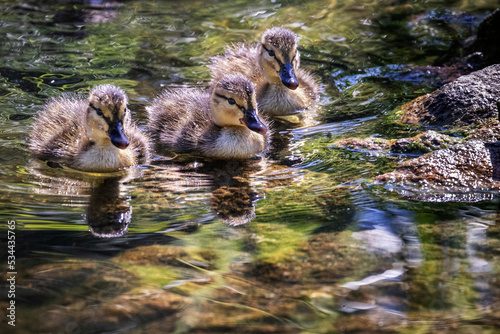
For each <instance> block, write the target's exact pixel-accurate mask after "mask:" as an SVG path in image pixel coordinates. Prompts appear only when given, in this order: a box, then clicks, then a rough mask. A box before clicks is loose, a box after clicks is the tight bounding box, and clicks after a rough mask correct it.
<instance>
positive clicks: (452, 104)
mask: <svg viewBox="0 0 500 334" xmlns="http://www.w3.org/2000/svg"><path fill="white" fill-rule="evenodd" d="M499 97H500V65H492V66H489V67H486V68H484V69H482V70H480V71H476V72H473V73H471V74H469V75H465V76H462V77H460V78H458V79H457V80H455V81H454V82H452V83H450V84H447V85H445V86H443V87H442V88H441V89H438V90H436V91H434V92H432V93H430V94H427V95H424V96H421V97H418V98H416V99H415V100H413V101H411V102H409V103H407V104H405V105H403V106H402V107H401V111H402V113H403V115H402V117H401V119H400V121H401V122H403V123H422V124H431V125H469V124H475V123H478V122H480V121H481V120H484V119H486V118H490V117H494V116H496V114H497V112H498V109H497V100H498V98H499Z"/></svg>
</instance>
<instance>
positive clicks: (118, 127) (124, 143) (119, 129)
mask: <svg viewBox="0 0 500 334" xmlns="http://www.w3.org/2000/svg"><path fill="white" fill-rule="evenodd" d="M108 135H109V139H111V142H112V143H113V145H115V146H116V147H118V148H119V149H121V150H124V149H126V148H127V147H128V144H129V141H128V138H127V136H125V133H123V125H122V122H114V123H113V124H111V126H110V127H109V130H108Z"/></svg>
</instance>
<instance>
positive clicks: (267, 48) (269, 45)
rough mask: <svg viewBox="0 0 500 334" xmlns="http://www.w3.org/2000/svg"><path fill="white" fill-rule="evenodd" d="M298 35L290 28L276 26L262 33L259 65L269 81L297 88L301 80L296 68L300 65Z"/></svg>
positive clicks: (293, 88)
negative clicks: (296, 73)
mask: <svg viewBox="0 0 500 334" xmlns="http://www.w3.org/2000/svg"><path fill="white" fill-rule="evenodd" d="M297 45H298V37H297V35H295V34H294V33H293V32H291V31H290V30H288V29H284V28H280V27H274V28H271V29H268V30H266V31H265V32H264V34H263V35H262V39H261V41H260V46H259V48H260V50H259V65H260V67H261V68H262V71H263V72H264V75H265V77H266V79H267V81H268V82H269V83H271V84H275V85H281V84H283V85H285V86H286V87H288V88H289V89H292V90H295V89H297V87H299V80H298V79H297V77H296V76H295V70H296V69H297V67H298V66H299V62H300V54H299V51H298V50H297Z"/></svg>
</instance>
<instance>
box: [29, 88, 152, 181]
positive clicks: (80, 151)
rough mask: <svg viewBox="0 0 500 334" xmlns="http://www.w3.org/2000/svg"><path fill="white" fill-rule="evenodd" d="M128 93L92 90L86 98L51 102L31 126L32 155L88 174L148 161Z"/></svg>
mask: <svg viewBox="0 0 500 334" xmlns="http://www.w3.org/2000/svg"><path fill="white" fill-rule="evenodd" d="M127 102H128V98H127V95H126V94H125V92H124V91H123V90H122V89H120V88H118V87H116V86H113V85H100V86H96V87H94V88H93V89H92V90H91V91H90V94H89V97H88V99H87V100H84V99H82V98H81V97H76V96H69V97H60V98H56V99H52V100H51V101H49V102H48V103H47V104H46V105H45V107H44V110H43V111H42V112H41V113H40V114H39V115H38V117H37V118H36V120H35V122H34V123H33V126H32V130H31V134H30V137H29V146H30V149H31V151H32V152H33V154H34V156H35V157H37V158H40V159H42V160H47V161H50V162H53V163H57V164H61V165H65V166H67V167H70V168H73V169H77V170H80V171H85V172H113V171H117V170H119V169H121V168H125V167H129V166H131V165H133V164H134V163H135V162H136V161H137V160H138V159H139V158H144V159H145V160H147V159H148V158H149V139H148V137H147V136H146V135H145V134H144V133H143V132H142V131H141V130H139V129H138V128H137V127H136V125H135V124H134V123H133V121H132V119H131V116H130V110H129V109H128V108H127Z"/></svg>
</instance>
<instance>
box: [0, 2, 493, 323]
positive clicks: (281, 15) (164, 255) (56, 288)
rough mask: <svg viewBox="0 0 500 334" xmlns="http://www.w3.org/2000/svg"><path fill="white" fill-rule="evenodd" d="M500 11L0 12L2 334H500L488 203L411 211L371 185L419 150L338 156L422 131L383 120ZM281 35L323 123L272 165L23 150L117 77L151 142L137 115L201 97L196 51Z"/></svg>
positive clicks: (231, 8) (390, 6)
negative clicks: (69, 108) (97, 171)
mask: <svg viewBox="0 0 500 334" xmlns="http://www.w3.org/2000/svg"><path fill="white" fill-rule="evenodd" d="M495 7H498V1H496V0H495V1H493V0H482V1H471V2H469V1H466V0H461V1H453V0H448V1H445V0H442V1H438V0H435V1H423V0H414V1H385V0H384V1H358V0H338V1H336V0H318V1H307V2H303V1H279V0H270V1H268V0H262V1H215V0H214V1H183V2H180V1H164V2H162V1H143V2H139V1H138V2H134V1H122V2H118V1H92V0H90V1H65V0H58V1H23V2H10V1H0V27H1V29H0V39H1V41H2V48H1V49H0V184H1V187H0V216H1V219H2V223H1V229H0V232H1V234H2V243H1V247H0V254H2V263H1V268H2V271H1V273H0V276H1V277H2V288H1V289H0V292H1V294H0V305H1V306H2V307H1V311H0V315H1V317H2V318H1V319H0V328H1V331H2V332H3V333H7V332H11V331H14V330H15V331H16V332H18V333H37V332H40V333H94V332H95V333H102V332H110V333H115V332H116V333H121V332H130V333H155V332H175V333H226V332H235V333H295V332H297V333H299V332H303V333H305V332H307V333H332V332H342V331H346V332H374V331H381V332H384V331H387V332H419V333H428V332H431V333H435V332H448V331H458V332H464V333H465V332H467V333H477V332H485V333H488V332H495V329H496V330H498V328H499V326H500V313H499V311H498V309H499V308H498V306H499V305H500V304H499V303H500V282H499V281H498V280H497V278H498V275H499V271H500V253H499V249H500V231H499V229H498V226H499V224H496V222H497V220H498V209H499V208H498V196H497V195H498V191H492V192H491V193H488V192H486V193H483V194H482V196H480V197H473V198H475V199H476V200H475V201H469V202H462V203H460V202H453V201H449V202H435V201H432V200H427V201H417V200H411V199H408V198H405V197H403V196H401V195H398V194H397V193H394V192H391V191H390V189H385V188H384V187H382V186H377V185H374V184H372V183H371V181H372V179H373V177H375V176H377V175H380V174H382V173H385V172H389V171H392V170H393V169H394V168H395V166H397V164H398V163H399V162H401V161H404V160H406V159H409V158H412V156H407V155H390V154H380V153H378V154H373V153H370V152H364V151H355V150H346V149H341V148H339V147H337V146H336V145H335V143H336V141H338V140H339V139H341V138H347V137H353V136H358V137H366V136H376V137H381V138H387V139H392V138H401V137H409V136H413V135H415V134H417V133H419V132H422V131H423V130H422V129H418V128H415V127H409V126H402V125H398V124H396V123H394V114H395V112H394V110H395V108H397V107H398V106H400V105H402V104H403V103H405V102H407V101H409V100H411V99H413V98H415V97H417V96H420V95H422V94H424V93H428V92H431V91H433V90H435V89H436V88H437V87H439V86H440V85H441V81H440V80H439V79H438V78H437V77H435V76H433V75H432V74H431V73H430V72H426V71H415V70H412V68H413V69H414V68H417V67H422V66H427V65H440V64H443V63H445V62H446V61H449V60H450V59H451V58H452V57H453V56H455V55H458V54H460V45H462V43H463V41H464V40H465V39H467V38H468V37H470V36H471V35H473V34H474V33H475V31H476V29H477V25H478V24H479V22H481V20H482V19H483V18H484V17H485V16H486V15H488V14H489V13H491V12H492V11H493V10H494V9H495ZM277 25H278V26H280V25H283V26H285V27H287V28H289V29H291V30H293V31H294V32H296V33H297V34H299V35H300V37H301V40H300V51H301V55H302V66H304V67H307V68H309V69H311V70H312V71H313V73H315V75H316V76H317V77H318V78H319V79H320V81H321V82H322V96H321V101H320V110H319V112H318V115H319V116H318V118H317V122H316V123H315V124H313V125H309V126H303V127H297V126H295V127H293V126H291V125H287V124H285V125H283V126H282V128H281V127H280V130H281V134H280V140H279V141H278V143H277V144H276V145H275V147H274V148H273V150H272V152H271V153H270V155H269V156H268V157H266V158H263V159H261V160H250V161H245V162H235V161H229V162H224V163H220V162H219V163H211V162H207V161H203V160H200V159H198V158H196V157H188V156H181V157H173V156H163V155H160V154H157V155H156V156H155V158H154V159H153V161H152V162H151V164H148V165H145V166H140V167H138V168H135V169H133V170H130V171H127V172H126V173H124V174H117V175H88V174H85V173H78V172H70V171H66V170H61V169H55V168H50V167H49V166H47V165H46V164H44V163H41V162H39V161H36V160H34V159H32V158H31V157H30V154H29V150H28V147H27V134H28V132H29V129H30V124H31V123H32V121H33V119H34V116H35V115H36V114H37V112H39V111H40V110H41V106H42V105H43V103H44V102H45V101H46V100H47V99H48V98H49V97H54V96H59V95H60V94H62V93H63V92H80V93H87V92H88V91H89V88H90V87H92V86H94V85H97V84H102V83H112V84H115V85H118V86H121V87H122V88H123V89H124V90H125V91H126V92H127V94H128V96H129V99H130V104H129V107H130V109H131V110H132V114H133V117H134V118H135V119H136V120H137V121H138V123H139V125H140V126H141V128H143V129H145V123H146V122H145V109H144V108H145V106H146V105H147V103H148V102H150V101H151V100H152V98H154V96H155V95H156V94H157V93H159V92H160V91H161V90H162V89H164V88H165V87H181V86H184V85H189V86H201V87H205V86H207V84H208V81H209V73H208V71H207V68H206V64H207V63H208V62H209V57H211V56H215V55H217V54H220V53H222V52H223V50H224V47H225V46H227V45H228V44H230V43H234V42H240V41H248V42H251V43H253V42H256V41H258V38H259V36H260V34H261V33H262V32H263V31H264V30H265V29H266V28H269V27H272V26H277ZM460 198H464V197H460ZM478 198H479V199H481V200H480V201H479V200H477V199H478ZM11 221H15V230H13V231H14V232H15V237H16V239H15V240H16V243H15V267H13V268H9V267H8V266H7V263H8V256H9V255H12V254H9V248H8V247H7V236H8V227H9V226H12V227H13V226H14V224H10V225H9V224H8V222H11ZM10 250H12V249H10ZM14 271H15V272H16V274H15V278H16V281H15V299H14V300H15V306H16V309H15V316H16V318H15V319H16V322H15V325H16V326H15V328H13V327H12V326H11V325H9V324H8V323H7V322H8V321H11V319H9V318H7V315H8V314H10V311H9V310H7V307H9V305H10V304H9V303H10V301H11V300H13V299H12V298H11V297H8V292H9V289H11V285H10V284H8V283H7V278H9V277H11V276H12V275H11V274H8V273H9V272H14Z"/></svg>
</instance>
